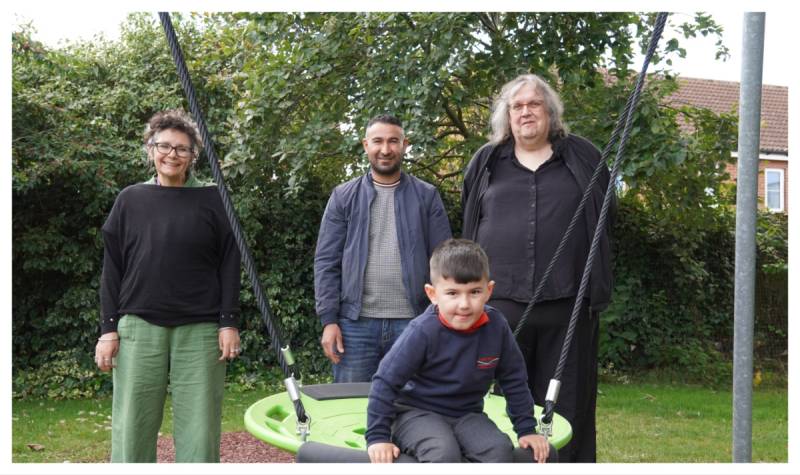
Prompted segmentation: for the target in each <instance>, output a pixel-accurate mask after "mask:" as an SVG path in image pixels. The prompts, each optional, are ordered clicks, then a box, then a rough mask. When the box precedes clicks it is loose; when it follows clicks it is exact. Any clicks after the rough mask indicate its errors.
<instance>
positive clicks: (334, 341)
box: [320, 323, 344, 364]
mask: <svg viewBox="0 0 800 475" xmlns="http://www.w3.org/2000/svg"><path fill="white" fill-rule="evenodd" d="M320 344H321V345H322V349H323V350H324V351H325V356H327V357H328V359H329V360H331V361H333V364H339V360H341V358H340V357H339V355H338V354H337V351H338V352H339V353H344V343H343V342H342V330H341V329H340V328H339V325H338V324H337V323H329V324H327V325H325V328H324V329H323V330H322V339H321V340H320Z"/></svg>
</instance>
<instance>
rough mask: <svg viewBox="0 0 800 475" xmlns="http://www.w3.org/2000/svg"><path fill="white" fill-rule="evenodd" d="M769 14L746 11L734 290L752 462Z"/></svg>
mask: <svg viewBox="0 0 800 475" xmlns="http://www.w3.org/2000/svg"><path fill="white" fill-rule="evenodd" d="M764 17H765V14H764V12H757V13H753V12H748V13H745V14H744V24H743V29H742V73H741V75H742V77H741V87H740V89H739V150H738V152H739V158H738V164H737V168H738V170H737V173H738V174H737V184H736V263H735V266H736V267H735V281H734V292H733V295H734V299H733V313H734V317H733V318H734V323H733V431H732V432H733V462H734V463H749V462H751V461H752V450H753V437H752V429H753V427H752V426H753V322H754V313H755V280H756V216H757V213H756V211H757V209H758V154H759V148H760V147H759V137H760V132H761V124H760V120H761V89H762V88H761V75H762V70H763V64H764Z"/></svg>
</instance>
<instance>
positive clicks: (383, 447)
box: [367, 442, 400, 463]
mask: <svg viewBox="0 0 800 475" xmlns="http://www.w3.org/2000/svg"><path fill="white" fill-rule="evenodd" d="M367 453H368V454H369V461H370V462H372V463H392V462H394V459H396V458H397V457H399V456H400V448H399V447H397V446H396V445H394V444H393V443H391V442H378V443H377V444H372V445H370V446H369V447H367Z"/></svg>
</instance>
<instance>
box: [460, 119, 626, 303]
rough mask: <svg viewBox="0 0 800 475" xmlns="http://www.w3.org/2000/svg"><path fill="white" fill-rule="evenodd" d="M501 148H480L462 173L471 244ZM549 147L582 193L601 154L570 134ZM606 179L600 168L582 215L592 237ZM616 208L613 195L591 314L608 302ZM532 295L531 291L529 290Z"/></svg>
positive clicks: (595, 268) (465, 229)
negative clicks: (482, 202) (611, 234)
mask: <svg viewBox="0 0 800 475" xmlns="http://www.w3.org/2000/svg"><path fill="white" fill-rule="evenodd" d="M500 146H502V144H501V145H497V146H495V145H492V144H486V145H484V146H483V147H481V148H480V149H479V150H478V151H477V152H476V153H475V155H474V156H473V157H472V160H470V162H469V164H468V165H467V169H466V171H465V172H464V184H463V187H462V189H461V209H462V211H463V213H464V214H463V229H462V237H464V238H466V239H472V240H473V241H474V240H475V239H476V238H477V236H478V221H479V218H480V216H479V215H480V209H481V199H482V198H483V195H484V193H485V192H486V189H487V188H488V187H489V177H490V175H491V173H492V169H493V166H494V162H495V160H496V154H495V153H494V152H495V151H496V150H497V149H499V147H500ZM552 146H553V154H554V155H557V154H560V155H561V157H563V159H564V162H565V163H566V165H567V168H568V169H569V171H570V172H571V173H572V175H573V176H574V177H575V181H576V182H577V183H578V186H579V187H580V188H581V189H583V190H585V189H586V187H587V186H588V185H589V181H590V180H591V178H592V175H593V174H594V170H595V168H596V167H597V165H598V163H599V162H600V159H601V154H600V151H599V150H598V149H597V147H595V146H594V145H593V144H592V143H591V142H589V141H588V140H586V139H585V138H583V137H579V136H577V135H572V134H570V135H568V136H567V137H564V138H560V139H556V140H555V141H554V142H553V144H552ZM609 177H610V173H609V171H608V167H606V166H603V167H602V168H601V170H600V177H599V180H598V181H597V183H596V184H595V187H594V189H593V190H592V193H591V196H590V198H589V201H588V202H587V203H586V207H585V209H584V213H585V218H586V226H587V235H588V236H594V230H595V228H596V227H597V221H598V218H599V216H600V210H601V209H602V206H603V197H604V196H605V192H606V188H607V187H608V180H609ZM616 207H617V203H616V196H615V195H612V196H611V203H610V208H609V210H608V217H607V222H606V228H605V229H604V230H603V232H602V234H601V235H600V242H599V243H598V245H599V248H598V250H597V254H596V255H595V258H594V259H595V260H594V266H593V269H592V273H591V275H590V281H589V285H590V288H589V292H588V297H589V299H590V302H589V305H590V306H591V309H592V310H593V311H602V310H604V309H605V308H606V307H608V304H609V301H610V300H611V289H612V288H613V276H612V273H611V244H610V242H609V233H608V229H610V228H611V227H612V226H613V224H614V220H615V217H616ZM532 292H533V290H531V293H532Z"/></svg>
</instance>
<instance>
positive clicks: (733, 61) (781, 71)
mask: <svg viewBox="0 0 800 475" xmlns="http://www.w3.org/2000/svg"><path fill="white" fill-rule="evenodd" d="M787 1H788V0H787ZM137 8H138V7H137ZM298 9H299V8H298ZM685 11H686V12H691V11H693V10H685ZM706 11H707V12H708V13H710V14H711V15H712V16H713V18H714V19H715V20H716V21H717V22H718V23H719V24H721V25H722V26H723V27H724V30H725V31H724V36H723V41H724V43H725V45H726V46H727V47H728V48H729V49H730V53H731V57H730V58H729V59H728V60H727V61H725V62H723V61H718V60H715V59H714V53H715V46H714V44H715V39H714V38H711V37H706V38H703V37H700V38H697V39H691V40H686V39H683V38H678V39H679V40H680V41H681V44H682V45H683V47H684V48H686V50H687V57H686V58H685V59H680V58H678V59H675V60H674V62H673V69H674V71H676V72H677V73H679V74H680V75H682V76H687V77H698V78H706V79H720V80H727V81H738V80H739V75H740V73H741V61H740V59H741V49H742V36H741V35H742V21H743V11H741V10H738V9H736V8H729V9H726V10H713V9H707V10H706ZM126 15H127V11H126V10H123V9H117V10H113V9H112V10H108V9H103V8H94V9H92V10H91V13H89V14H87V13H86V11H83V10H80V9H66V10H63V11H61V10H57V9H56V10H53V9H49V8H32V9H31V8H24V7H20V8H17V9H15V10H14V14H13V16H14V18H13V21H14V24H15V25H16V24H20V23H25V22H28V21H32V22H33V25H34V27H35V28H36V30H37V32H38V33H37V35H36V36H37V38H38V39H39V40H41V41H43V42H45V43H46V44H48V45H51V46H55V45H57V44H58V43H59V41H60V40H63V39H77V38H79V37H81V38H84V39H91V38H92V37H93V35H95V34H98V33H102V34H104V35H105V36H106V37H108V38H116V37H118V34H119V25H120V23H122V22H123V21H124V19H125V16H126ZM692 17H693V14H692V13H673V14H672V16H671V20H672V21H673V22H674V23H679V22H683V21H688V20H691V19H692ZM795 19H796V18H795ZM790 21H792V15H786V14H781V12H780V11H774V12H770V11H768V12H767V16H766V27H765V38H764V73H763V82H764V83H765V84H776V85H781V86H788V85H789V83H790V81H791V80H792V76H791V73H792V71H791V67H790V66H789V65H790V63H791V62H792V61H789V59H788V58H795V57H796V53H794V52H791V51H790V49H789V47H788V45H789V44H790V43H791V40H790V39H789V37H788V32H789V31H791V30H790V28H792V26H791V25H790V23H789V22H790ZM795 28H796V27H795ZM662 41H663V40H662ZM796 42H797V41H796V40H794V43H796ZM793 61H796V60H793ZM640 64H641V58H638V59H637V61H636V64H634V67H637V68H638V66H639V65H640Z"/></svg>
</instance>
